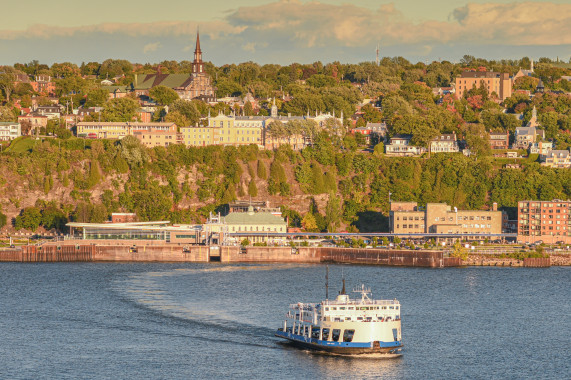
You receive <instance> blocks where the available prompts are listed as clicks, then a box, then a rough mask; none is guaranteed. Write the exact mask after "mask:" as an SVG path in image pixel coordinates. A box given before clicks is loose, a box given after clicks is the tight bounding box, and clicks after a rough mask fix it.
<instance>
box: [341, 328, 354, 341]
mask: <svg viewBox="0 0 571 380" xmlns="http://www.w3.org/2000/svg"><path fill="white" fill-rule="evenodd" d="M354 335H355V330H345V331H343V342H351V341H353V336H354Z"/></svg>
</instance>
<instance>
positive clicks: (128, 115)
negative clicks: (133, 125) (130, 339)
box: [101, 97, 139, 122]
mask: <svg viewBox="0 0 571 380" xmlns="http://www.w3.org/2000/svg"><path fill="white" fill-rule="evenodd" d="M138 109H139V103H138V102H137V101H136V100H135V99H132V98H128V97H125V98H115V99H109V100H108V101H107V103H105V107H104V108H103V112H102V113H101V118H102V119H103V120H105V121H126V122H128V121H133V119H135V117H136V116H137V110H138Z"/></svg>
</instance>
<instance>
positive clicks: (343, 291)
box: [341, 277, 345, 294]
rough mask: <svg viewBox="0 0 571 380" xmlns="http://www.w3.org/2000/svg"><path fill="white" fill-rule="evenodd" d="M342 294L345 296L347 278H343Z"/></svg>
mask: <svg viewBox="0 0 571 380" xmlns="http://www.w3.org/2000/svg"><path fill="white" fill-rule="evenodd" d="M341 294H345V277H343V289H341Z"/></svg>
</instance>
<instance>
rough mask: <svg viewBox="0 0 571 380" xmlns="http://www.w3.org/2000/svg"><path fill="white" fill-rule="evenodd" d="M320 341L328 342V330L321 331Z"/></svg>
mask: <svg viewBox="0 0 571 380" xmlns="http://www.w3.org/2000/svg"><path fill="white" fill-rule="evenodd" d="M321 339H322V340H329V329H323V331H322V332H321Z"/></svg>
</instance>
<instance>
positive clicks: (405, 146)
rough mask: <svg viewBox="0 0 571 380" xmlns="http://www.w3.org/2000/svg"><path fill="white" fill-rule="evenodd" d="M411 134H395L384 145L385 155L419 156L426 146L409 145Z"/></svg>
mask: <svg viewBox="0 0 571 380" xmlns="http://www.w3.org/2000/svg"><path fill="white" fill-rule="evenodd" d="M411 139H412V136H411V135H395V136H393V137H391V139H390V140H389V143H388V144H387V145H386V146H385V153H386V154H387V156H420V155H421V154H423V153H426V148H423V147H419V146H414V145H410V140H411Z"/></svg>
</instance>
